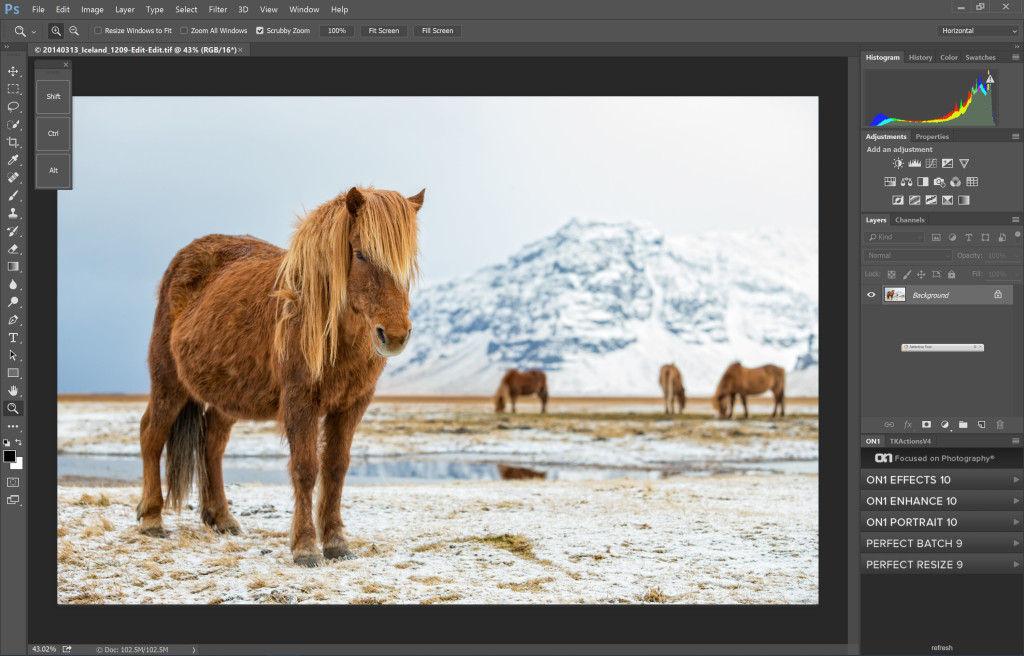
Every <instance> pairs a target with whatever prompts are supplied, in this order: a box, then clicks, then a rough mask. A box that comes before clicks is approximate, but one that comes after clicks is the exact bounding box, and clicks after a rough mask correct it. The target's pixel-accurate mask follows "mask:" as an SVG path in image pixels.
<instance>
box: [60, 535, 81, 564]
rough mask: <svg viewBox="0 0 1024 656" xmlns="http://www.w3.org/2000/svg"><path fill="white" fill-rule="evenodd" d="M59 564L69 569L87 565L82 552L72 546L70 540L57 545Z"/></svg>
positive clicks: (63, 540)
mask: <svg viewBox="0 0 1024 656" xmlns="http://www.w3.org/2000/svg"><path fill="white" fill-rule="evenodd" d="M57 562H58V563H60V564H61V565H66V566H69V567H72V566H77V567H82V566H85V565H86V564H87V563H86V560H85V556H84V555H83V553H82V550H81V549H79V548H78V547H76V546H75V545H74V544H72V543H71V541H70V540H65V539H62V540H61V541H60V542H59V543H58V544H57Z"/></svg>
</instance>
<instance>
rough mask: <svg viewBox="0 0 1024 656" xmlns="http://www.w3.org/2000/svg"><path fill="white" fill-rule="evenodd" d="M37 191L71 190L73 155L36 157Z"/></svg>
mask: <svg viewBox="0 0 1024 656" xmlns="http://www.w3.org/2000/svg"><path fill="white" fill-rule="evenodd" d="M36 189H71V155H69V154H61V155H36Z"/></svg>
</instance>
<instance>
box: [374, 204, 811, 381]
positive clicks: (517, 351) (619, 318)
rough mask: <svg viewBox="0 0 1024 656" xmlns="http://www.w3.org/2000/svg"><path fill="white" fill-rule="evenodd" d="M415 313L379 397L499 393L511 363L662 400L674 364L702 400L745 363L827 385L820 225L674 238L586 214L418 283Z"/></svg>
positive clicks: (556, 377)
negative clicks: (475, 265)
mask: <svg viewBox="0 0 1024 656" xmlns="http://www.w3.org/2000/svg"><path fill="white" fill-rule="evenodd" d="M411 320H412V323H413V336H412V339H411V341H410V344H409V346H408V347H407V349H406V351H405V353H403V354H402V355H401V356H398V357H396V358H392V359H391V360H389V361H388V366H387V367H386V368H385V371H384V375H383V376H382V378H381V380H380V383H379V384H378V392H379V393H382V394H389V393H390V394H491V393H493V392H494V390H495V388H496V387H497V385H498V381H499V379H500V377H501V374H502V372H504V370H505V369H508V368H509V367H520V368H524V369H525V368H533V367H536V368H540V369H543V370H544V371H546V372H547V374H548V385H549V388H550V390H551V394H552V396H558V395H562V396H567V395H607V396H617V395H628V396H646V395H655V396H656V395H657V394H658V393H659V389H658V371H659V369H660V367H661V365H662V364H664V363H666V362H675V363H676V365H677V366H678V367H679V369H680V371H682V373H683V380H684V383H685V386H686V391H687V394H688V395H693V396H698V395H707V394H710V393H711V392H713V391H714V389H715V386H716V385H717V384H718V379H719V377H720V376H721V374H722V372H723V371H724V370H725V367H726V366H728V364H729V363H730V362H733V361H735V360H740V361H741V362H743V363H744V364H745V365H746V366H758V365H761V364H765V363H774V364H777V365H779V366H781V367H784V368H785V369H786V370H787V372H788V376H787V383H788V384H787V394H789V395H790V396H794V395H816V394H817V392H818V244H817V234H816V233H807V234H801V233H786V232H782V231H757V232H747V233H726V232H721V233H707V234H703V235H700V236H696V237H672V238H667V237H665V236H664V235H662V234H660V233H659V232H658V231H657V230H656V229H654V228H651V227H648V226H642V225H637V224H635V223H609V222H583V221H579V220H577V219H573V220H572V221H570V222H569V223H568V224H566V225H565V226H563V227H562V228H561V229H560V230H558V231H557V232H556V233H554V234H553V235H551V236H550V237H547V238H545V239H541V240H540V241H537V242H534V243H532V244H529V245H527V246H524V247H523V248H522V249H521V250H520V251H519V252H518V253H517V254H515V255H514V256H512V257H511V258H509V260H508V261H507V262H505V263H504V264H497V265H494V266H490V267H486V268H484V269H481V270H480V271H477V272H476V273H474V274H472V275H468V276H463V277H460V278H456V279H453V280H449V281H447V282H444V283H441V284H437V285H433V286H429V287H425V288H420V289H417V290H413V294H412V311H411Z"/></svg>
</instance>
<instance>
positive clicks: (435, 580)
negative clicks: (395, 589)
mask: <svg viewBox="0 0 1024 656" xmlns="http://www.w3.org/2000/svg"><path fill="white" fill-rule="evenodd" d="M409 580H410V581H414V582H416V583H422V584H423V585H440V584H441V583H451V582H452V580H451V579H447V578H443V577H440V576H410V577H409Z"/></svg>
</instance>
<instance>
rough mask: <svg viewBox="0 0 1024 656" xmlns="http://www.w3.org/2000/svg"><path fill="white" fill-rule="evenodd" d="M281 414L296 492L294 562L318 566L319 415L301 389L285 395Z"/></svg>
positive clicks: (293, 517)
mask: <svg viewBox="0 0 1024 656" xmlns="http://www.w3.org/2000/svg"><path fill="white" fill-rule="evenodd" d="M283 396H284V399H283V403H282V414H283V417H284V429H285V434H286V435H287V436H288V446H289V450H290V451H291V458H290V459H289V460H288V472H289V473H290V474H291V478H292V487H293V488H294V493H295V511H294V513H293V515H292V532H291V549H292V560H293V561H294V562H295V563H296V564H297V565H303V566H305V567H312V566H314V565H317V564H319V562H320V553H319V552H318V551H317V548H316V528H315V527H314V525H313V488H314V487H315V486H316V476H317V423H318V422H317V419H318V417H317V415H318V414H319V412H318V410H317V408H316V407H314V405H313V403H312V402H311V399H310V395H307V394H303V393H302V392H300V391H298V390H289V391H286V392H285V394H284V395H283Z"/></svg>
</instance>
